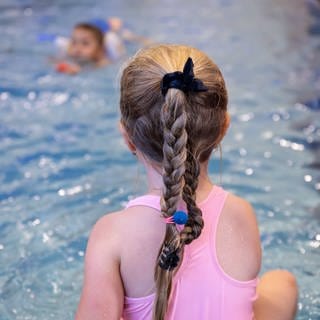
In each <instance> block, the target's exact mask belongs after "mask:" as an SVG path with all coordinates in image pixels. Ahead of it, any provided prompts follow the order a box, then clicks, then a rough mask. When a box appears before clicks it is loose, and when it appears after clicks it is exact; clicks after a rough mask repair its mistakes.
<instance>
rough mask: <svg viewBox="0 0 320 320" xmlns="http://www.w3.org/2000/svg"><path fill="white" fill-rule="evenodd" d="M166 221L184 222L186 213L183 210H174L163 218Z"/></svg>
mask: <svg viewBox="0 0 320 320" xmlns="http://www.w3.org/2000/svg"><path fill="white" fill-rule="evenodd" d="M164 220H165V222H166V223H175V224H186V223H187V221H188V215H187V213H185V212H184V211H176V212H175V213H174V214H173V215H172V216H170V217H168V218H165V219H164Z"/></svg>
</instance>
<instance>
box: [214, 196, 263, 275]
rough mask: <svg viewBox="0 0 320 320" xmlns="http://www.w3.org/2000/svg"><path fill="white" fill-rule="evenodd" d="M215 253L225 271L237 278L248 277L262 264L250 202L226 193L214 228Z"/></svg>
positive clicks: (257, 231)
mask: <svg viewBox="0 0 320 320" xmlns="http://www.w3.org/2000/svg"><path fill="white" fill-rule="evenodd" d="M216 237H217V254H218V258H219V262H220V264H221V265H222V267H223V269H224V270H225V272H226V273H228V274H229V275H231V276H232V277H233V278H235V279H238V280H244V281H245V280H251V279H253V278H255V277H256V276H257V274H258V273H259V271H260V265H261V245H260V235H259V229H258V224H257V219H256V215H255V212H254V209H253V207H252V206H251V204H250V203H249V202H248V201H246V200H245V199H243V198H240V197H238V196H236V195H234V194H232V193H229V194H228V197H227V199H226V201H225V204H224V207H223V210H222V212H221V216H220V219H219V223H218V228H217V235H216Z"/></svg>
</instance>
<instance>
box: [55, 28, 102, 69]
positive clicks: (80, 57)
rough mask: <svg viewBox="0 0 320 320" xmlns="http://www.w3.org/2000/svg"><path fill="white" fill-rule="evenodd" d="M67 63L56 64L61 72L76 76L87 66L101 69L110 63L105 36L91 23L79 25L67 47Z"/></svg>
mask: <svg viewBox="0 0 320 320" xmlns="http://www.w3.org/2000/svg"><path fill="white" fill-rule="evenodd" d="M66 56H67V58H66V61H60V62H58V63H57V64H56V70H57V71H59V72H64V73H69V74H76V73H78V72H80V71H81V69H82V68H84V67H85V66H88V65H90V66H91V67H101V66H104V65H106V64H107V63H108V59H107V56H106V53H105V44H104V34H103V32H102V31H101V30H100V29H99V28H98V27H96V26H94V25H92V24H89V23H79V24H77V25H76V26H75V27H74V29H73V32H72V35H71V39H70V41H69V43H68V44H67V47H66Z"/></svg>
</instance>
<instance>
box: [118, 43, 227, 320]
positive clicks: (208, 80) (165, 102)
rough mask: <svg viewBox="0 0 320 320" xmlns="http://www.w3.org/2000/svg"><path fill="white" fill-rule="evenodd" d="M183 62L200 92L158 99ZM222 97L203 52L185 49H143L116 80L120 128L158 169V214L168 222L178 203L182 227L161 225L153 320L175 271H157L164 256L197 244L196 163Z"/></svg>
mask: <svg viewBox="0 0 320 320" xmlns="http://www.w3.org/2000/svg"><path fill="white" fill-rule="evenodd" d="M188 57H191V58H192V60H193V63H194V74H195V77H196V78H198V79H200V80H201V81H202V82H203V84H204V85H205V86H206V87H207V88H208V91H206V92H187V93H184V92H183V91H181V90H178V89H174V88H171V89H169V90H168V92H167V93H166V94H165V96H163V95H162V93H161V82H162V79H163V77H164V75H165V74H167V73H170V72H175V71H182V69H183V67H184V64H185V62H186V60H187V58H188ZM227 101H228V98H227V91H226V87H225V82H224V80H223V77H222V74H221V72H220V70H219V68H218V67H217V66H216V65H215V64H214V63H213V62H212V60H211V59H209V58H208V57H207V56H206V55H205V54H204V53H203V52H201V51H199V50H197V49H195V48H192V47H188V46H180V45H158V46H154V47H151V48H147V49H143V50H141V51H140V52H138V54H136V56H134V57H133V58H132V59H131V60H130V61H129V63H128V65H127V66H126V67H125V68H124V70H123V73H122V77H121V96H120V110H121V122H122V124H123V126H124V128H125V130H126V131H127V133H128V136H129V137H130V139H131V142H132V143H133V144H134V145H135V146H136V147H137V148H138V149H139V150H140V151H141V152H142V153H143V154H144V155H145V156H146V157H147V158H148V159H149V160H150V161H151V162H155V163H157V164H159V165H160V166H161V167H162V168H163V183H164V190H163V194H162V198H161V211H162V215H163V216H164V217H170V216H172V215H173V214H174V212H175V211H176V209H177V204H178V202H179V201H180V200H181V199H183V200H184V202H185V203H186V206H187V211H188V221H187V223H186V224H185V226H184V228H183V229H182V231H179V230H178V229H177V227H176V225H175V224H167V225H166V234H165V238H164V241H163V243H162V245H161V246H160V249H159V255H158V261H157V263H156V266H155V282H156V288H157V292H156V300H155V305H154V312H153V319H154V320H163V319H164V317H165V314H166V311H167V308H168V300H169V297H170V292H171V284H172V276H173V271H174V267H175V265H173V266H171V267H168V268H163V264H165V262H166V260H168V258H169V256H171V257H172V255H173V256H176V257H177V258H179V259H180V263H181V261H182V258H183V248H184V246H185V245H187V244H190V243H191V242H192V241H193V240H194V239H196V238H198V237H199V236H200V234H201V230H202V228H203V225H204V223H203V219H202V212H201V210H200V208H198V206H197V204H196V189H197V186H198V177H199V173H200V163H201V162H203V161H206V160H208V159H209V157H210V154H211V152H212V150H213V149H214V148H215V147H217V146H218V144H219V143H220V140H221V138H222V134H221V132H222V131H223V130H224V127H225V124H226V118H227V117H226V114H227V112H226V111H227Z"/></svg>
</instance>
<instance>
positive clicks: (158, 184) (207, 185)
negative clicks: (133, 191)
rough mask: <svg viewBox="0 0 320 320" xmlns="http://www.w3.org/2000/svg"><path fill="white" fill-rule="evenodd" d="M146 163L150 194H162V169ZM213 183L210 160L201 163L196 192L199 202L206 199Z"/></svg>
mask: <svg viewBox="0 0 320 320" xmlns="http://www.w3.org/2000/svg"><path fill="white" fill-rule="evenodd" d="M145 165H146V172H147V179H148V194H153V195H159V196H160V195H161V193H162V190H163V181H162V175H161V169H160V170H159V169H157V168H154V167H153V166H151V165H149V164H145ZM212 186H213V183H212V182H211V180H210V178H209V176H208V162H206V163H202V164H201V165H200V175H199V182H198V188H197V192H196V198H197V201H198V202H201V201H202V200H204V199H206V197H207V195H208V194H209V192H210V191H211V189H212Z"/></svg>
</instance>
